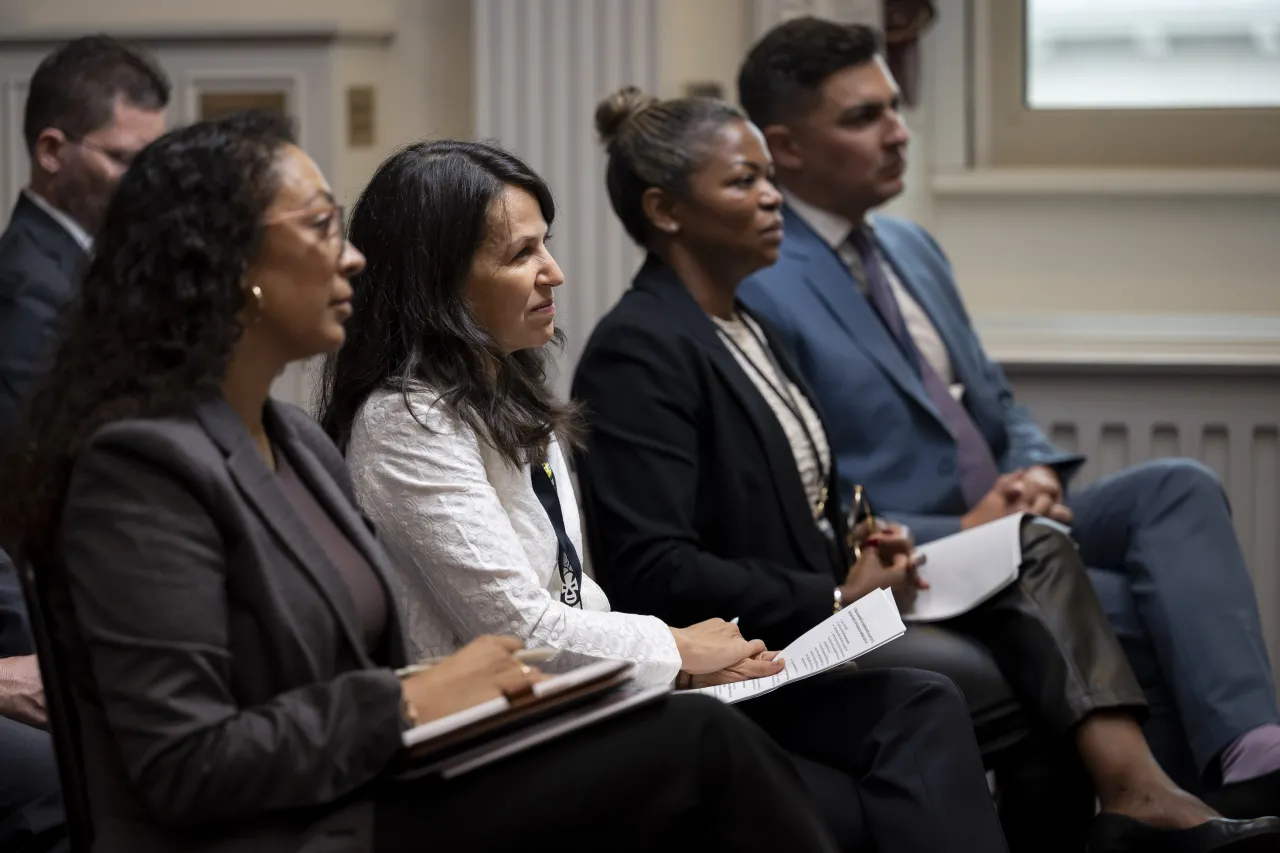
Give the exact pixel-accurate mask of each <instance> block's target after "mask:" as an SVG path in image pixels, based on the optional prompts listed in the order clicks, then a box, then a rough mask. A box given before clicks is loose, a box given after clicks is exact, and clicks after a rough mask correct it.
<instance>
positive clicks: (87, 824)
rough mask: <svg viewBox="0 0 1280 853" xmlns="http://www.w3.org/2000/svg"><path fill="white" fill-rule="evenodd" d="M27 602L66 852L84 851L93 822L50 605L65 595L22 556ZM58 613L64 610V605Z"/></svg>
mask: <svg viewBox="0 0 1280 853" xmlns="http://www.w3.org/2000/svg"><path fill="white" fill-rule="evenodd" d="M14 568H15V569H16V570H17V573H18V578H19V580H20V582H21V584H22V595H23V597H24V598H25V599H26V600H27V615H28V619H29V620H30V622H31V635H32V638H33V639H34V640H35V646H36V659H37V660H38V661H39V662H40V679H41V681H42V682H43V683H44V700H45V707H46V709H47V711H48V714H49V734H50V736H51V737H52V739H53V749H54V753H55V755H56V757H57V761H58V777H59V779H60V780H61V782H62V800H63V808H64V809H65V811H66V815H67V837H68V840H69V841H70V845H71V851H70V853H89V849H90V847H91V846H92V844H93V820H92V816H91V814H90V811H89V792H88V787H87V785H86V783H85V776H84V750H83V748H82V746H81V743H80V718H79V715H78V714H77V713H76V706H75V701H74V700H73V699H72V694H71V682H70V681H69V680H67V679H66V677H65V676H64V675H63V673H64V672H66V666H65V664H66V660H67V657H66V647H65V646H64V645H63V644H62V643H61V642H60V641H59V639H58V630H57V625H56V620H55V617H54V615H53V614H54V612H55V608H54V607H53V606H52V602H53V598H52V596H55V595H62V596H65V595H66V591H65V589H60V588H59V586H58V585H57V584H50V583H46V582H44V581H43V580H42V578H41V574H40V573H39V572H36V571H35V570H34V569H33V568H32V566H31V564H30V563H29V562H27V561H25V560H22V561H18V560H15V561H14ZM63 612H68V610H67V609H65V608H64V609H63Z"/></svg>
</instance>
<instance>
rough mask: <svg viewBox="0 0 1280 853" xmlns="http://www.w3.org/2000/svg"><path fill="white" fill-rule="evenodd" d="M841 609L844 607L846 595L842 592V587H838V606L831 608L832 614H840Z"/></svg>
mask: <svg viewBox="0 0 1280 853" xmlns="http://www.w3.org/2000/svg"><path fill="white" fill-rule="evenodd" d="M841 607H844V593H842V592H841V591H840V587H836V604H835V607H833V608H831V612H832V613H839V612H840V608H841Z"/></svg>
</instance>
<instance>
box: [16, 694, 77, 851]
mask: <svg viewBox="0 0 1280 853" xmlns="http://www.w3.org/2000/svg"><path fill="white" fill-rule="evenodd" d="M66 834H67V828H66V818H65V816H64V815H63V811H62V791H61V789H60V788H59V786H58V766H57V763H56V762H55V760H54V757H53V744H52V742H51V741H50V738H49V734H48V733H47V732H44V731H41V730H40V729H36V728H32V727H31V726H28V725H25V724H24V723H19V722H15V721H14V720H10V719H7V718H5V717H0V850H2V851H5V852H6V853H8V851H22V853H36V851H42V853H43V851H55V850H65V849H66V843H67V842H66Z"/></svg>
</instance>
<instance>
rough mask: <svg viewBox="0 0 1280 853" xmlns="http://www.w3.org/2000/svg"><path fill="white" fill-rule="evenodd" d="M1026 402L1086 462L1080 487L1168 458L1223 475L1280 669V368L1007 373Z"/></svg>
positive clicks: (1054, 369)
mask: <svg viewBox="0 0 1280 853" xmlns="http://www.w3.org/2000/svg"><path fill="white" fill-rule="evenodd" d="M1006 372H1007V373H1008V376H1009V379H1010V381H1011V382H1012V383H1013V385H1014V387H1015V389H1016V395H1017V399H1018V400H1019V402H1021V403H1023V404H1025V405H1027V406H1028V407H1030V409H1031V411H1032V413H1033V415H1034V416H1035V417H1036V420H1037V421H1038V422H1039V423H1040V425H1041V427H1042V428H1043V429H1044V430H1045V432H1047V433H1048V434H1049V436H1050V438H1052V439H1053V441H1054V442H1055V443H1057V444H1058V445H1060V446H1062V447H1064V448H1066V449H1069V450H1073V451H1076V452H1078V453H1083V454H1085V455H1087V456H1088V462H1087V463H1086V464H1085V466H1084V468H1083V470H1082V471H1081V473H1080V476H1079V478H1078V479H1077V480H1076V481H1075V485H1077V486H1080V485H1086V484H1088V483H1091V482H1093V481H1095V480H1097V479H1098V478H1099V477H1103V476H1106V475H1107V474H1111V473H1114V472H1116V471H1119V470H1121V469H1123V468H1126V467H1128V466H1130V465H1133V464H1136V463H1138V462H1143V461H1146V460H1150V459H1157V458H1160V457H1168V456H1185V457H1190V458H1192V459H1198V460H1200V461H1201V462H1204V463H1205V464H1207V465H1208V466H1209V467H1211V468H1213V470H1214V471H1216V472H1217V474H1218V476H1219V477H1220V478H1221V479H1222V482H1223V485H1224V486H1225V488H1226V491H1227V494H1228V496H1229V497H1230V500H1231V505H1232V509H1233V512H1234V515H1235V523H1236V532H1237V534H1238V535H1239V537H1240V543H1241V545H1242V546H1243V547H1244V552H1245V556H1246V558H1247V559H1248V562H1249V572H1250V574H1251V575H1252V577H1253V583H1254V587H1255V588H1256V590H1257V593H1258V606H1259V609H1260V610H1261V612H1262V625H1263V630H1264V632H1265V634H1266V638H1267V647H1268V651H1269V652H1270V655H1271V663H1272V669H1273V670H1276V671H1277V672H1280V670H1278V669H1277V664H1280V372H1276V371H1274V370H1272V371H1239V372H1228V371H1223V370H1214V371H1212V372H1207V371H1206V372H1199V373H1185V372H1184V373H1174V372H1171V371H1152V370H1151V369H1149V368H1103V367H1066V366H1053V367H1021V368H1018V367H1006Z"/></svg>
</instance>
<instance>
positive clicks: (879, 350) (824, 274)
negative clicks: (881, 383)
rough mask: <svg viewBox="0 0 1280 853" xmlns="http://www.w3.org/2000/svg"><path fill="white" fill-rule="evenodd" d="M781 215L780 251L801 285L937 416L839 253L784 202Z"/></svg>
mask: <svg viewBox="0 0 1280 853" xmlns="http://www.w3.org/2000/svg"><path fill="white" fill-rule="evenodd" d="M784 215H785V216H786V228H787V231H788V232H789V234H790V235H791V236H789V237H788V239H787V240H786V242H785V243H784V244H783V251H784V253H785V254H787V255H788V257H789V259H790V260H792V261H793V262H795V263H797V264H798V266H799V267H800V269H801V270H803V271H804V274H803V277H804V283H805V286H807V287H808V288H809V289H810V290H812V291H813V293H814V294H815V295H816V296H817V297H818V299H819V301H821V302H822V304H823V305H825V306H826V308H827V310H828V311H830V312H831V315H832V316H833V317H834V318H835V319H836V322H838V323H839V324H840V325H841V327H843V328H844V330H845V331H846V332H848V334H849V338H850V339H851V340H852V341H853V343H854V345H855V346H857V347H858V348H859V349H861V350H862V351H863V352H864V353H866V355H867V356H868V357H869V358H870V359H871V360H872V361H873V362H875V363H876V365H877V366H879V368H880V369H881V370H882V371H883V372H884V374H885V375H886V376H888V377H889V379H890V380H891V381H892V382H893V383H894V384H895V385H897V386H898V387H899V388H900V389H902V391H903V393H905V394H906V395H907V396H908V397H910V398H911V399H913V400H915V401H916V402H917V403H918V404H919V405H920V406H921V407H922V408H924V409H925V410H926V411H928V412H929V413H931V414H932V415H933V416H934V417H935V418H936V417H938V412H937V410H936V409H935V408H934V405H933V402H932V401H931V400H930V399H929V395H928V394H927V393H926V392H925V390H924V385H923V384H922V383H921V382H920V376H919V374H917V373H916V371H915V368H914V367H912V366H911V364H910V363H909V362H908V361H907V357H906V354H905V353H903V351H902V347H900V346H898V343H897V342H896V341H895V340H894V339H893V336H892V335H890V334H889V330H888V329H887V328H885V325H884V323H883V322H882V321H881V320H880V318H879V317H878V316H876V311H875V308H874V307H872V306H871V304H870V303H869V302H867V300H866V298H864V297H863V295H862V294H861V293H860V292H859V291H858V285H857V282H855V281H854V278H853V275H852V274H850V272H849V269H848V267H846V266H845V265H844V262H843V261H842V260H840V256H839V255H837V254H836V252H835V250H834V249H832V248H831V247H830V246H828V245H827V243H826V241H824V240H823V239H822V238H821V237H819V236H818V235H817V234H815V233H814V232H813V229H811V228H810V227H809V226H808V224H806V223H805V222H804V220H803V219H801V218H800V217H799V216H798V215H797V214H796V213H795V212H794V211H792V210H791V209H790V208H789V207H788V208H784Z"/></svg>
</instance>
